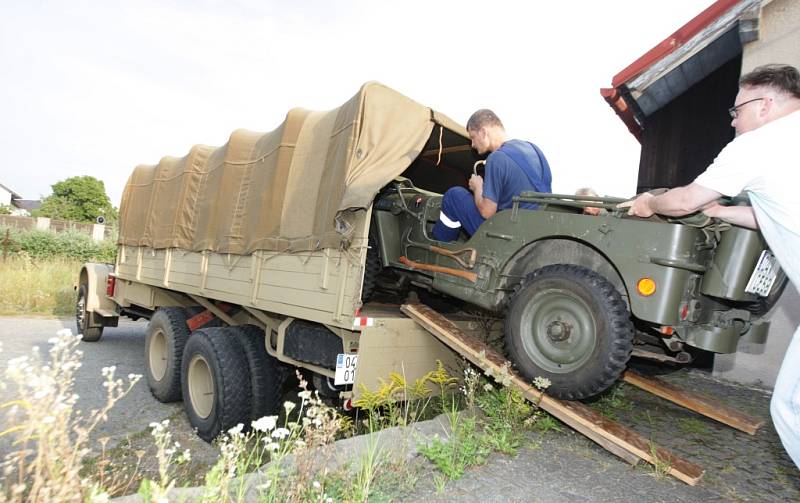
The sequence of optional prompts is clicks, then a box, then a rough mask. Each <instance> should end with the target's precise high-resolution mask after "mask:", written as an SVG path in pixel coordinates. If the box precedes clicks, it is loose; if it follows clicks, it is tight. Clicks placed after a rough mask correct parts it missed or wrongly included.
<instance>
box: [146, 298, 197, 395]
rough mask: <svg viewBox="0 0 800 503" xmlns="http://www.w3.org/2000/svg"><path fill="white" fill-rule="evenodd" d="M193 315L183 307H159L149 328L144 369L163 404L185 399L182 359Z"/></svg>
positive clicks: (148, 380) (153, 390)
mask: <svg viewBox="0 0 800 503" xmlns="http://www.w3.org/2000/svg"><path fill="white" fill-rule="evenodd" d="M188 318H189V312H188V311H187V310H186V309H183V308H180V307H159V308H158V309H156V312H155V313H153V317H152V318H150V323H148V324H147V332H146V333H145V338H144V365H145V371H146V372H145V373H146V375H147V385H148V386H149V387H150V391H151V392H152V393H153V396H154V397H156V399H157V400H158V401H159V402H163V403H169V402H177V401H178V400H180V399H181V359H182V358H183V349H184V346H186V340H187V339H188V338H189V333H190V332H189V327H187V326H186V320H187V319H188Z"/></svg>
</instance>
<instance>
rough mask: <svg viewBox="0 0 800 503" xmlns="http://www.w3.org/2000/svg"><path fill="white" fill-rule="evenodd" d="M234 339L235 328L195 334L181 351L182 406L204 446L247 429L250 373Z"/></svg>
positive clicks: (249, 402)
mask: <svg viewBox="0 0 800 503" xmlns="http://www.w3.org/2000/svg"><path fill="white" fill-rule="evenodd" d="M237 335H238V334H237V329H236V328H234V327H224V328H221V327H213V328H203V329H200V330H196V331H195V332H192V336H191V337H189V342H187V343H186V347H185V348H184V351H183V361H182V363H181V388H182V390H183V406H184V409H185V410H186V415H187V416H188V418H189V424H191V425H192V427H193V428H195V429H196V430H197V434H198V435H199V436H200V438H202V439H203V440H205V441H206V442H211V441H212V440H214V439H215V438H216V437H217V436H218V435H219V434H220V433H224V432H226V431H228V430H229V429H231V428H233V427H234V426H236V425H237V424H239V423H242V424H245V425H249V419H250V414H251V407H252V405H251V404H252V398H251V384H250V370H249V366H248V364H247V357H246V356H245V352H244V350H243V349H242V345H241V343H240V342H239V338H238V337H237Z"/></svg>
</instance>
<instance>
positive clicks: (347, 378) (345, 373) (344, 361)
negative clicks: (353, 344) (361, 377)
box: [333, 353, 358, 386]
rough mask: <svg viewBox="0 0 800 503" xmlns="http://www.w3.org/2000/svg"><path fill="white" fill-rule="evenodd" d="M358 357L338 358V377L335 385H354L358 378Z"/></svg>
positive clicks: (346, 355)
mask: <svg viewBox="0 0 800 503" xmlns="http://www.w3.org/2000/svg"><path fill="white" fill-rule="evenodd" d="M357 363H358V355H348V354H341V353H340V354H339V355H337V356H336V375H335V376H334V378H333V384H336V385H337V386H338V385H339V384H353V382H354V381H355V378H356V364H357Z"/></svg>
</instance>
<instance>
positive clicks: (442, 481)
mask: <svg viewBox="0 0 800 503" xmlns="http://www.w3.org/2000/svg"><path fill="white" fill-rule="evenodd" d="M447 480H448V479H447V477H445V476H444V475H436V476H434V477H433V485H434V487H435V488H436V493H437V494H443V493H444V490H445V487H446V486H447Z"/></svg>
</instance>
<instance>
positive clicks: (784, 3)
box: [714, 0, 800, 387]
mask: <svg viewBox="0 0 800 503" xmlns="http://www.w3.org/2000/svg"><path fill="white" fill-rule="evenodd" d="M798 47H800V2H799V1H797V0H773V1H771V2H768V3H767V2H764V4H763V5H762V11H761V19H760V21H759V30H758V40H755V41H753V42H750V43H748V44H746V45H745V46H744V51H743V54H742V73H747V72H749V71H751V70H753V69H754V68H755V67H757V66H760V65H764V64H768V63H787V64H790V65H793V66H795V67H796V68H800V50H798ZM769 317H770V319H771V320H772V326H771V327H770V333H769V338H768V339H767V342H766V343H765V344H741V345H740V347H739V351H738V352H737V353H734V354H731V355H717V356H716V357H715V359H714V375H717V376H719V377H723V378H725V379H730V380H733V381H739V382H745V383H753V384H761V385H764V386H767V387H773V386H774V385H775V379H776V378H777V376H778V369H779V368H780V365H781V362H782V360H783V354H784V353H785V351H786V348H787V347H788V346H789V341H790V340H791V337H792V334H793V333H794V331H795V329H796V328H797V326H798V324H800V296H798V294H797V290H796V289H795V288H794V287H793V286H792V285H789V286H788V287H787V288H786V292H784V294H783V297H781V299H780V301H778V303H777V305H776V306H775V308H774V309H773V310H772V312H771V313H770V314H769Z"/></svg>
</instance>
